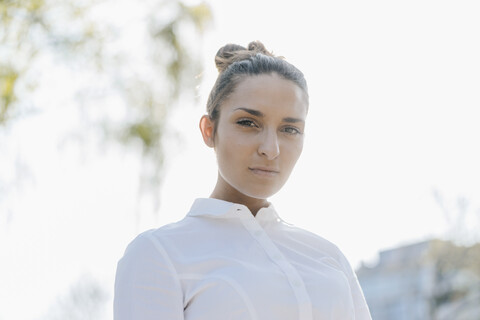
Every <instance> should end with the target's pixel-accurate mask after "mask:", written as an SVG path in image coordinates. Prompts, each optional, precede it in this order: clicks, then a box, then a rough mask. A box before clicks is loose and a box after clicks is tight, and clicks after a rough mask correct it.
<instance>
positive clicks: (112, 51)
mask: <svg viewBox="0 0 480 320" xmlns="http://www.w3.org/2000/svg"><path fill="white" fill-rule="evenodd" d="M0 17H1V18H0V47H1V49H2V50H1V51H0V103H1V104H0V129H1V128H2V126H3V127H5V126H7V125H13V124H14V123H15V122H16V121H20V120H21V118H20V115H22V116H23V115H25V114H27V113H28V111H27V110H30V109H32V108H33V109H35V111H37V112H38V111H40V112H41V111H42V110H43V109H45V108H48V107H49V106H45V105H33V106H32V103H33V102H32V101H35V99H33V98H32V97H35V96H36V95H38V94H39V93H40V91H41V88H45V85H46V84H45V83H42V79H43V78H42V77H44V76H45V75H48V74H55V72H59V74H62V75H64V74H70V75H69V76H68V78H65V79H64V80H63V81H61V84H62V85H63V84H65V85H66V84H68V85H70V86H72V87H74V92H75V93H74V94H73V95H72V96H70V98H68V99H69V100H68V101H67V103H63V104H62V107H65V108H67V107H72V106H74V107H76V108H80V110H81V113H82V114H83V115H85V119H84V120H85V121H86V122H87V126H88V127H89V128H96V130H97V136H103V137H105V138H106V139H107V141H108V142H109V143H111V142H118V143H121V145H122V146H124V147H125V148H126V149H127V150H131V151H134V152H137V153H138V154H139V155H140V156H141V157H142V159H143V162H144V163H146V165H144V166H142V167H143V168H147V169H144V170H146V172H142V173H141V176H142V177H148V178H144V179H143V180H144V181H143V182H142V183H143V184H145V186H144V187H143V188H144V189H146V190H150V191H151V192H152V194H157V196H158V188H159V186H160V183H161V176H162V175H161V171H162V164H163V162H164V161H163V160H164V154H163V149H162V148H163V146H162V139H163V136H164V134H163V131H164V128H165V124H166V121H167V118H168V114H169V111H170V110H171V108H172V107H174V106H175V105H176V103H177V101H178V99H179V98H182V101H184V100H185V98H186V97H188V96H190V97H191V98H192V100H193V97H194V94H193V93H194V88H195V85H194V81H195V76H196V75H197V74H199V72H200V63H199V59H198V58H197V56H198V51H197V50H198V49H197V48H198V47H199V46H198V41H199V39H200V38H201V35H202V34H203V32H205V30H206V28H207V26H208V23H209V22H210V20H211V19H212V16H211V12H210V9H209V7H208V5H207V4H205V3H199V4H195V5H186V4H184V3H183V2H181V1H178V0H163V1H154V0H140V1H136V2H128V1H109V0H87V1H75V0H24V1H8V0H0ZM138 39H141V40H142V41H138ZM52 61H53V62H52ZM52 64H53V65H52ZM78 79H90V80H88V81H83V82H82V81H80V80H78ZM111 101H116V102H115V104H114V107H112V102H111ZM33 104H34V103H33ZM119 114H121V115H122V116H121V117H119V116H118V115H119ZM101 129H103V131H102V130H101ZM82 133H83V131H82Z"/></svg>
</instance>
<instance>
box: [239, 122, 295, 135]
mask: <svg viewBox="0 0 480 320" xmlns="http://www.w3.org/2000/svg"><path fill="white" fill-rule="evenodd" d="M237 124H238V125H240V126H242V127H245V128H258V127H259V126H258V125H257V124H256V123H255V121H253V120H250V119H241V120H238V121H237ZM282 132H285V133H286V134H289V135H297V134H302V132H301V131H300V130H299V129H298V128H296V127H290V126H288V127H284V128H282Z"/></svg>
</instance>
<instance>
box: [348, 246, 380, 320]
mask: <svg viewBox="0 0 480 320" xmlns="http://www.w3.org/2000/svg"><path fill="white" fill-rule="evenodd" d="M340 261H341V263H342V265H343V267H344V270H345V273H346V275H347V277H348V283H349V285H350V292H351V294H352V300H353V304H354V308H355V320H372V316H371V315H370V310H369V309H368V305H367V302H366V301H365V297H364V295H363V291H362V288H361V287H360V283H359V282H358V278H357V275H356V274H355V272H354V271H353V269H352V267H351V265H350V263H349V262H348V260H347V258H346V257H345V256H344V255H343V254H342V253H340Z"/></svg>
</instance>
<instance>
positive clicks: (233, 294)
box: [114, 199, 371, 320]
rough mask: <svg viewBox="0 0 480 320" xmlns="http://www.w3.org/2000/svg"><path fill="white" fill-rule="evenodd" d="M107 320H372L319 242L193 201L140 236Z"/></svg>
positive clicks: (330, 248) (351, 281)
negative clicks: (174, 217)
mask: <svg viewBox="0 0 480 320" xmlns="http://www.w3.org/2000/svg"><path fill="white" fill-rule="evenodd" d="M114 319H115V320H133V319H136V320H138V319H141V320H150V319H152V320H153V319H156V320H159V319H165V320H167V319H168V320H180V319H184V320H240V319H241V320H244V319H249V320H293V319H299V320H327V319H336V320H353V319H356V320H370V319H371V317H370V313H369V310H368V307H367V304H366V302H365V299H364V297H363V293H362V290H361V288H360V285H359V283H358V280H357V278H356V276H355V273H354V272H353V270H352V268H351V267H350V265H349V263H348V261H347V259H346V258H345V257H344V255H343V254H342V253H341V252H340V250H339V249H338V248H337V247H336V246H335V245H333V244H332V243H330V242H328V241H327V240H325V239H323V238H321V237H319V236H317V235H315V234H313V233H310V232H308V231H305V230H302V229H300V228H297V227H294V226H292V225H289V224H287V223H285V222H284V221H282V220H281V219H280V218H279V217H278V215H277V213H276V212H275V209H274V208H273V206H270V207H268V208H262V209H260V210H259V211H258V213H257V215H256V216H253V215H252V213H251V212H250V211H249V209H248V208H247V207H246V206H244V205H240V204H234V203H230V202H226V201H222V200H217V199H197V200H196V201H195V202H194V204H193V206H192V208H191V210H190V212H189V213H188V214H187V216H186V217H185V218H184V219H183V220H180V221H179V222H176V223H173V224H169V225H166V226H163V227H161V228H159V229H155V230H150V231H146V232H144V233H142V234H140V235H139V236H138V237H137V238H135V239H134V240H133V241H132V242H131V243H130V244H129V246H128V247H127V249H126V251H125V254H124V256H123V257H122V258H121V259H120V261H119V263H118V266H117V274H116V280H115V296H114Z"/></svg>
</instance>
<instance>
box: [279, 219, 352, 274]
mask: <svg viewBox="0 0 480 320" xmlns="http://www.w3.org/2000/svg"><path fill="white" fill-rule="evenodd" d="M281 229H282V232H284V233H285V236H286V237H288V238H289V239H290V240H291V241H292V242H293V243H295V244H296V246H301V247H304V250H306V251H308V252H311V253H312V254H315V256H316V257H317V258H319V259H322V260H324V261H326V262H328V261H330V262H331V263H332V264H335V265H336V267H338V268H340V269H342V270H344V271H345V272H347V273H350V272H351V266H350V263H349V262H348V260H347V258H346V257H345V255H344V254H343V252H342V250H341V249H340V248H339V247H338V246H337V245H336V244H335V243H333V242H331V241H329V240H327V239H326V238H324V237H322V236H320V235H318V234H316V233H313V232H311V231H309V230H306V229H303V228H300V227H297V226H294V225H291V224H288V223H285V222H283V223H282V226H281Z"/></svg>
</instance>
